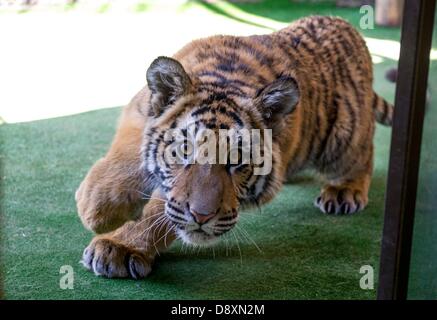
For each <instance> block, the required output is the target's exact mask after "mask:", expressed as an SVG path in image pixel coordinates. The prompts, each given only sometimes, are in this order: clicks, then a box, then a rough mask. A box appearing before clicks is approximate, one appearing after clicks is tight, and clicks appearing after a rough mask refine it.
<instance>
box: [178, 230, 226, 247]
mask: <svg viewBox="0 0 437 320" xmlns="http://www.w3.org/2000/svg"><path fill="white" fill-rule="evenodd" d="M177 234H178V236H179V238H180V239H181V240H182V241H183V242H184V243H186V244H189V245H193V246H199V247H211V246H213V245H215V244H217V243H218V242H219V240H220V236H215V235H210V234H208V233H206V232H205V231H203V230H200V229H197V230H193V231H188V232H187V231H185V230H178V231H177Z"/></svg>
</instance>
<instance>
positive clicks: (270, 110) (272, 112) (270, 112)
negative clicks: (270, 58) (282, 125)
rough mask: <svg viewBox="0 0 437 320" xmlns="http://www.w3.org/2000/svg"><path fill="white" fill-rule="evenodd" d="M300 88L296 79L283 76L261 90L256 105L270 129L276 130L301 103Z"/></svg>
mask: <svg viewBox="0 0 437 320" xmlns="http://www.w3.org/2000/svg"><path fill="white" fill-rule="evenodd" d="M299 98H300V94H299V87H298V85H297V82H296V80H295V79H293V78H291V77H285V76H281V77H279V78H278V79H276V80H275V81H274V82H272V83H271V84H269V85H268V86H266V87H265V88H264V89H262V90H260V91H259V92H258V94H257V96H256V98H255V105H256V106H257V108H258V110H259V111H260V112H261V115H262V117H263V118H264V120H265V121H266V123H267V126H268V127H269V128H275V125H276V124H278V123H279V122H280V121H281V120H282V119H283V118H284V116H285V115H286V114H289V113H291V112H292V111H293V110H294V109H295V108H296V105H297V103H298V102H299Z"/></svg>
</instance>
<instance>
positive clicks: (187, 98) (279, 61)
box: [76, 16, 393, 278]
mask: <svg viewBox="0 0 437 320" xmlns="http://www.w3.org/2000/svg"><path fill="white" fill-rule="evenodd" d="M147 79H148V86H146V87H145V88H144V89H143V90H142V91H141V92H140V93H139V94H138V95H137V96H136V97H135V98H134V99H133V100H132V101H131V103H130V104H129V105H128V106H127V107H126V108H125V109H124V111H123V116H122V118H121V121H120V124H119V128H118V131H117V134H116V136H115V139H114V141H113V143H112V146H111V148H110V150H109V152H108V154H107V155H106V156H105V157H104V158H103V159H101V160H99V161H98V162H97V163H96V164H95V165H94V167H93V168H91V170H90V172H89V173H88V175H87V176H86V178H85V179H84V181H83V182H82V184H81V185H80V187H79V189H78V191H77V193H76V200H77V207H78V212H79V215H80V217H81V219H82V222H83V223H84V225H85V226H86V227H87V228H89V229H91V230H93V231H95V232H97V233H101V234H100V235H98V236H96V237H95V238H94V239H93V241H92V242H91V244H90V245H89V246H88V247H87V248H86V250H85V252H84V256H83V263H84V265H85V266H86V267H87V268H89V269H91V270H92V271H94V272H95V273H96V274H98V275H104V276H107V277H133V278H142V277H145V276H146V275H147V274H148V273H149V272H150V270H151V264H152V262H153V260H154V257H155V255H156V254H157V253H158V252H160V251H161V250H164V249H165V248H167V247H168V246H169V245H170V243H171V242H172V241H173V240H174V239H175V238H177V237H179V238H182V239H183V240H184V241H186V242H189V243H195V244H196V245H203V244H209V243H211V242H213V241H214V240H215V239H217V238H219V236H220V235H221V234H222V233H225V232H226V231H228V230H230V229H231V228H232V227H233V226H234V225H235V223H236V222H237V219H238V209H239V207H240V206H243V205H261V204H263V203H265V202H267V201H269V200H271V199H272V198H273V197H274V196H275V195H276V194H277V193H278V191H279V190H280V188H281V186H282V184H283V183H284V181H285V180H287V179H288V178H289V177H290V176H292V175H294V174H295V173H296V172H298V171H300V170H302V169H305V168H313V169H315V170H316V171H318V172H319V173H320V175H321V176H322V177H323V179H324V183H325V184H324V186H323V188H322V190H321V193H320V195H319V196H318V197H317V198H316V201H315V205H316V206H317V207H318V208H320V210H321V211H322V212H325V213H331V214H352V213H355V212H358V211H360V210H362V209H364V208H365V206H366V205H367V203H368V189H369V185H370V180H371V175H372V169H373V134H374V129H375V120H376V121H379V122H381V123H383V124H386V125H390V124H391V121H392V115H393V107H392V105H390V104H389V103H387V102H386V101H385V100H384V99H383V98H381V97H379V96H378V95H377V94H376V93H375V92H374V91H373V88H372V82H373V72H372V60H371V57H370V54H369V52H368V49H367V47H366V44H365V42H364V40H363V38H362V37H361V36H360V34H359V33H358V32H357V31H356V30H355V29H354V28H353V27H352V26H351V25H350V24H349V23H348V22H346V21H344V20H342V19H340V18H334V17H321V16H313V17H308V18H303V19H300V20H298V21H296V22H294V23H292V24H291V25H290V26H289V27H287V28H285V29H283V30H280V31H278V32H275V33H272V34H269V35H257V36H248V37H233V36H214V37H209V38H206V39H200V40H196V41H193V42H191V43H189V44H188V45H186V46H185V47H184V48H182V49H181V50H180V51H179V52H178V53H176V54H175V55H174V57H173V58H165V57H160V58H158V59H157V60H155V61H154V62H153V63H152V65H151V66H150V68H149V70H148V72H147ZM188 118H190V119H195V120H196V121H197V122H198V123H199V124H200V125H201V126H205V127H208V128H213V129H218V128H248V129H261V130H264V129H269V128H271V129H273V168H272V172H271V173H270V174H269V175H267V176H262V177H254V176H253V174H252V171H253V167H252V165H249V166H247V167H239V168H238V169H236V168H234V169H229V167H226V166H224V165H219V164H217V165H191V166H174V167H171V166H168V165H167V166H166V165H163V164H160V163H159V158H160V157H161V155H162V154H163V152H164V148H165V147H166V143H165V142H164V141H163V136H164V134H165V132H166V131H168V130H169V129H171V128H179V127H183V124H184V121H186V119H188ZM141 208H142V213H139V212H138V210H137V209H141ZM128 220H132V221H129V222H126V221H128ZM207 220H208V221H207ZM205 221H207V222H205ZM193 226H194V227H199V228H200V229H197V230H191V231H190V230H189V229H190V228H192V227H193ZM201 226H205V230H206V231H205V230H204V229H201Z"/></svg>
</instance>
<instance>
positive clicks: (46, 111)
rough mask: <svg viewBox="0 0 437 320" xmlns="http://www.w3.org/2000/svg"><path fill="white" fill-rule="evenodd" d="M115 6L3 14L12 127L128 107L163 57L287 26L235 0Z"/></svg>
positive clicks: (3, 75)
mask: <svg viewBox="0 0 437 320" xmlns="http://www.w3.org/2000/svg"><path fill="white" fill-rule="evenodd" d="M105 3H106V5H105ZM107 3H108V2H107V1H106V2H105V1H97V2H94V4H93V6H91V5H90V3H86V4H84V5H82V6H78V7H76V8H69V7H55V9H53V8H51V10H47V9H46V10H43V9H38V8H36V9H32V11H31V12H27V13H24V14H23V13H22V14H18V13H17V10H15V12H14V11H12V10H10V11H12V12H2V14H1V19H0V39H1V40H0V47H1V48H2V49H1V51H0V70H1V72H0V88H1V89H0V90H1V94H0V117H1V119H2V120H3V121H4V122H8V123H14V122H22V121H32V120H37V119H45V118H52V117H58V116H64V115H70V114H75V113H80V112H84V111H88V110H93V109H100V108H107V107H113V106H121V105H125V104H126V103H128V102H129V100H130V99H131V98H132V97H133V95H134V94H135V93H136V92H137V91H138V90H139V89H140V88H142V87H143V86H144V85H145V73H146V69H147V66H148V65H149V64H150V62H151V61H152V60H153V59H154V58H155V57H157V56H159V55H172V54H173V53H175V52H176V51H177V50H178V49H179V48H181V47H182V46H183V45H184V44H186V43H188V42H189V41H190V40H192V39H196V38H199V37H205V36H208V35H213V34H233V35H250V34H262V33H269V32H272V30H278V29H280V28H282V27H285V26H287V22H282V21H277V20H273V19H270V18H268V17H261V16H258V15H254V14H251V13H248V12H245V11H243V10H241V9H239V8H238V7H237V6H236V5H233V4H231V3H222V2H218V3H215V4H214V7H213V8H214V10H211V7H210V5H203V4H200V3H197V2H193V1H163V2H159V4H156V2H144V1H143V2H139V1H127V2H120V1H118V2H113V4H112V5H107ZM121 3H123V5H121ZM117 4H118V7H117ZM21 12H26V11H25V10H22V11H21ZM358 14H359V11H358V9H357V15H358ZM366 39H367V41H368V44H369V48H370V51H371V53H372V55H373V60H374V63H380V62H382V61H384V59H386V58H388V59H391V60H397V58H398V55H399V43H398V42H397V41H393V40H385V39H373V38H371V37H367V38H366Z"/></svg>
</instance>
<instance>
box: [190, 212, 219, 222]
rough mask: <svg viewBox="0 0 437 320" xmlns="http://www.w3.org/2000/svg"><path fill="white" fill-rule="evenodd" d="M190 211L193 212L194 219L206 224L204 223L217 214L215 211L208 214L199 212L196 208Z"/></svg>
mask: <svg viewBox="0 0 437 320" xmlns="http://www.w3.org/2000/svg"><path fill="white" fill-rule="evenodd" d="M190 212H191V215H192V216H193V218H194V220H195V221H196V222H197V223H199V224H204V223H206V222H208V221H209V220H211V219H212V218H213V217H214V216H215V213H214V212H213V213H207V214H205V213H199V212H196V211H194V210H190Z"/></svg>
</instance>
